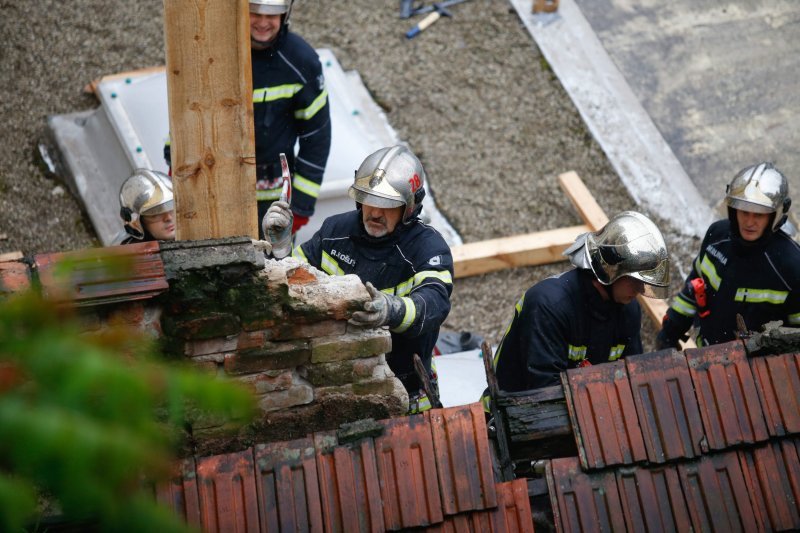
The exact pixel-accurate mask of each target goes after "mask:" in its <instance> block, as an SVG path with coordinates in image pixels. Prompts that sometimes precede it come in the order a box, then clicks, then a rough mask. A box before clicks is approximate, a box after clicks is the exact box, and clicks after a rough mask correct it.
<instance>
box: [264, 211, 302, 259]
mask: <svg viewBox="0 0 800 533" xmlns="http://www.w3.org/2000/svg"><path fill="white" fill-rule="evenodd" d="M293 216H294V215H292V210H291V209H290V208H289V204H288V203H287V202H282V201H280V200H278V201H277V202H272V205H271V206H269V209H267V214H266V215H264V219H263V220H262V221H261V230H262V231H263V232H264V235H266V236H267V239H269V242H271V243H272V256H273V257H274V258H276V259H283V258H284V257H286V256H287V255H289V254H290V253H292V218H293Z"/></svg>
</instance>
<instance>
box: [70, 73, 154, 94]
mask: <svg viewBox="0 0 800 533" xmlns="http://www.w3.org/2000/svg"><path fill="white" fill-rule="evenodd" d="M159 72H164V66H163V65H161V66H155V67H145V68H139V69H136V70H126V71H125V72H118V73H117V74H107V75H105V76H101V77H99V78H95V79H93V80H92V81H90V82H89V83H87V84H86V85H85V86H84V87H83V92H85V93H89V94H94V95H95V96H97V98H100V93H99V92H98V88H99V87H100V84H101V83H103V82H104V81H114V80H119V79H125V78H134V77H138V76H144V75H147V74H158V73H159Z"/></svg>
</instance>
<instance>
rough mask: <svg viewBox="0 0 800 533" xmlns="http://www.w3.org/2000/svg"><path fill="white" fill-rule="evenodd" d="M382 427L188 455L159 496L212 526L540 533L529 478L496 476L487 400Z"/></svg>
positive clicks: (383, 423) (205, 525) (192, 518)
mask: <svg viewBox="0 0 800 533" xmlns="http://www.w3.org/2000/svg"><path fill="white" fill-rule="evenodd" d="M375 424H378V426H382V427H383V435H381V436H378V437H364V438H362V439H360V440H358V441H356V442H349V443H343V444H340V443H339V442H338V437H337V435H338V433H337V432H334V431H330V432H319V433H315V434H314V435H313V437H308V438H305V439H298V440H295V441H290V442H279V443H270V444H260V445H257V446H255V447H254V448H251V449H249V450H247V451H245V452H240V453H233V454H226V455H217V456H213V457H206V458H202V459H197V464H196V466H195V465H194V463H193V462H191V461H187V462H185V463H183V464H182V465H181V471H180V473H179V474H176V476H175V477H174V479H172V480H170V481H169V482H167V483H163V484H160V485H159V486H158V487H157V488H156V497H157V498H158V500H159V501H161V502H163V503H165V504H166V505H167V506H168V507H170V508H172V509H173V510H174V511H175V512H176V513H177V514H178V515H180V516H182V517H183V518H185V519H187V520H188V521H189V522H190V523H193V524H198V525H199V526H200V527H201V528H202V529H203V530H205V531H258V530H260V531H323V530H324V531H329V532H335V531H343V532H348V533H349V532H358V531H385V530H396V529H408V528H425V527H428V528H430V530H432V531H459V532H460V531H494V532H506V531H508V532H517V531H530V532H532V531H533V518H532V515H531V508H530V502H529V500H528V491H527V483H526V481H525V480H524V479H520V480H517V481H515V482H511V483H505V484H500V485H496V483H495V481H494V474H493V468H492V463H491V454H490V450H489V443H488V435H487V432H486V423H485V419H484V414H483V410H482V407H481V405H480V404H477V403H475V404H471V405H468V406H461V407H454V408H448V409H434V410H432V411H428V412H427V413H425V414H422V415H414V416H410V417H402V418H395V419H390V420H382V421H379V422H377V423H375ZM439 463H441V464H439ZM442 495H446V496H447V500H448V501H446V502H443V499H442ZM449 512H453V514H448V513H449Z"/></svg>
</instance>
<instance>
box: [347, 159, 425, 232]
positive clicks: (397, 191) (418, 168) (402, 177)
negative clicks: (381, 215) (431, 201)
mask: <svg viewBox="0 0 800 533" xmlns="http://www.w3.org/2000/svg"><path fill="white" fill-rule="evenodd" d="M348 194H349V195H350V198H352V199H353V200H355V201H356V202H358V203H360V204H366V205H370V206H373V207H381V208H392V207H400V206H403V205H404V206H405V207H406V209H405V211H403V222H408V221H409V220H411V219H412V218H414V217H415V216H417V215H418V214H419V212H420V210H421V209H422V199H423V198H424V197H425V169H423V168H422V163H420V161H419V159H417V156H415V155H414V154H413V153H412V152H411V150H409V149H408V148H406V147H405V146H402V145H397V146H391V147H388V148H381V149H380V150H378V151H377V152H374V153H372V154H370V155H368V156H367V158H366V159H364V162H363V163H361V166H360V167H358V170H357V171H356V178H355V183H353V185H351V186H350V190H349V191H348Z"/></svg>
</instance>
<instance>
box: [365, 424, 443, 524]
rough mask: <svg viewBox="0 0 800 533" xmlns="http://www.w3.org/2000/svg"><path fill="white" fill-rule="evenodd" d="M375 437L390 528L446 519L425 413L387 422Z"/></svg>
mask: <svg viewBox="0 0 800 533" xmlns="http://www.w3.org/2000/svg"><path fill="white" fill-rule="evenodd" d="M385 427H386V430H385V433H384V434H383V436H381V437H377V438H376V439H375V453H376V456H377V460H378V475H379V476H380V478H381V496H382V497H383V513H384V519H385V522H386V529H390V530H395V529H401V528H409V527H419V526H427V525H430V524H436V523H438V522H441V521H442V520H443V518H444V517H443V514H442V497H441V491H440V490H439V480H438V477H437V472H436V468H437V467H436V459H437V458H436V456H435V455H434V451H433V435H432V434H431V426H430V422H429V419H428V418H427V417H426V416H425V415H412V416H408V417H403V418H394V419H391V420H387V421H385Z"/></svg>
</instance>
